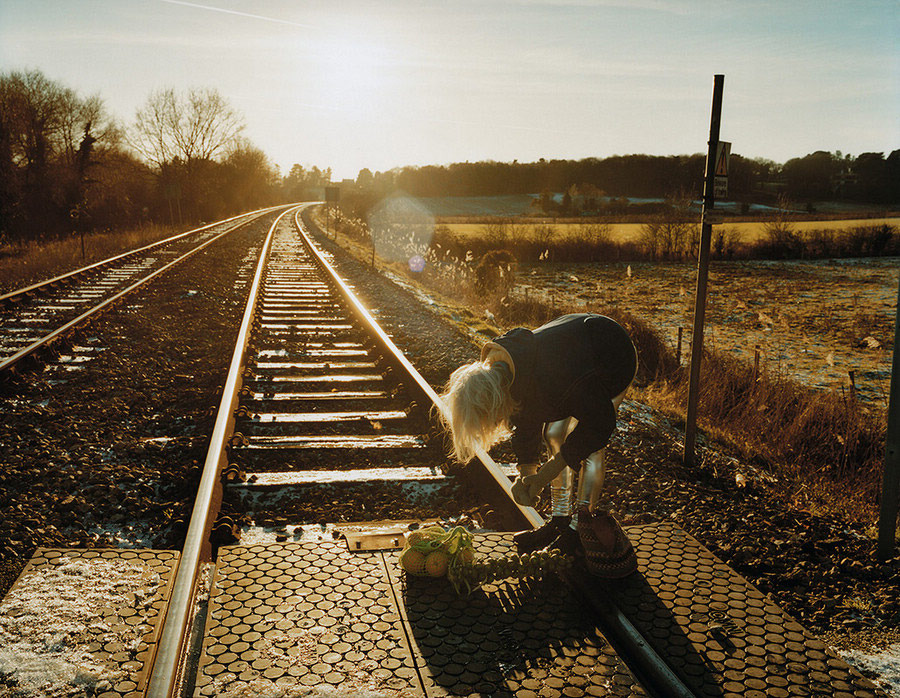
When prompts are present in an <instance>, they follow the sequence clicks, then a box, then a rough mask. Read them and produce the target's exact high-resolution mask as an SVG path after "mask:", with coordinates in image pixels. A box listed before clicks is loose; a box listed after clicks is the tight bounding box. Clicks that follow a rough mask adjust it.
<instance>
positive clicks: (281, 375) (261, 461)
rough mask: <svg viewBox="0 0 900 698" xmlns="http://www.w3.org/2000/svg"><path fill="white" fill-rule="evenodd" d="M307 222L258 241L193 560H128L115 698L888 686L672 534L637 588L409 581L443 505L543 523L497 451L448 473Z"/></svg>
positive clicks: (378, 340) (386, 354) (483, 536)
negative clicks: (136, 633) (516, 499)
mask: <svg viewBox="0 0 900 698" xmlns="http://www.w3.org/2000/svg"><path fill="white" fill-rule="evenodd" d="M304 213H305V212H304V211H300V210H298V209H292V210H290V211H285V212H283V213H282V214H281V215H279V216H278V217H277V218H276V220H275V222H274V223H273V224H272V227H271V229H270V231H269V234H268V236H267V238H266V241H265V243H264V245H263V248H262V252H261V254H260V260H259V263H258V265H257V267H256V271H255V275H254V279H253V282H252V284H251V287H250V291H249V294H248V302H247V305H246V308H245V311H244V315H243V318H242V321H241V326H240V329H239V332H238V336H237V339H236V343H235V348H234V352H233V355H232V359H231V363H230V367H229V372H228V376H227V379H226V381H225V388H224V390H223V392H222V397H221V401H220V404H219V407H218V412H217V418H216V423H215V426H214V428H213V432H212V435H211V439H210V445H209V449H208V452H207V456H206V461H205V463H204V465H203V472H202V476H201V480H200V484H199V487H198V491H197V497H196V501H195V504H194V509H193V514H192V517H191V521H190V525H189V527H188V531H187V535H186V538H185V543H184V546H183V549H182V550H181V552H180V554H177V553H174V551H143V552H137V553H135V552H131V551H125V552H124V553H123V557H125V558H127V559H128V560H131V561H134V560H137V561H138V562H139V563H140V564H141V565H144V566H146V568H151V569H152V570H154V572H153V575H154V578H155V579H157V580H158V582H157V583H155V586H153V588H152V593H150V592H148V593H147V594H146V595H144V594H143V593H141V594H132V596H133V597H134V598H145V599H146V600H145V603H144V606H143V607H142V608H141V609H139V610H138V611H136V612H135V613H134V615H133V616H132V617H130V618H128V619H126V620H125V621H124V622H123V623H121V625H120V626H118V627H122V628H126V627H138V628H144V626H145V625H146V627H147V631H146V633H145V634H144V635H143V636H142V637H143V639H142V640H141V641H140V642H135V643H134V648H135V649H133V650H132V651H131V652H130V653H128V652H123V651H121V643H118V644H116V643H113V644H112V645H111V647H113V648H114V649H118V655H121V660H122V661H125V665H126V666H130V667H131V668H130V669H128V671H129V672H131V673H128V674H126V675H125V676H124V678H122V676H121V675H120V676H119V678H118V679H117V681H118V683H116V684H115V685H108V686H106V685H104V686H103V689H108V690H106V691H105V692H103V693H102V695H104V696H106V695H107V694H108V695H109V698H112V696H129V697H132V698H137V697H138V696H143V695H147V696H152V697H154V698H163V697H168V696H174V695H195V696H207V695H209V696H213V695H259V694H267V693H272V692H277V691H284V692H285V695H291V691H292V690H297V691H303V690H310V689H314V688H316V687H323V686H324V687H328V690H329V691H337V695H364V694H369V695H387V696H405V695H426V696H431V695H441V696H444V695H472V694H476V695H494V694H497V695H516V696H523V697H524V696H532V695H542V694H543V695H554V696H556V695H559V696H562V695H615V696H630V695H651V696H692V695H736V696H737V695H748V696H750V695H760V694H761V693H760V691H762V694H768V695H781V694H783V695H788V694H789V692H788V688H798V690H799V693H800V694H804V693H803V691H806V693H805V694H806V695H817V694H819V693H821V694H823V695H825V694H828V695H831V694H834V695H839V694H840V691H839V690H838V692H834V690H832V689H835V687H838V689H840V690H842V689H843V688H844V687H849V688H850V690H852V691H855V692H854V693H852V695H872V696H875V695H878V693H877V691H875V690H873V688H872V686H871V684H867V683H866V681H865V679H863V678H862V677H861V676H860V675H859V674H858V673H854V672H853V671H851V670H850V669H849V667H847V666H846V664H843V663H841V662H839V660H837V659H836V656H835V655H833V654H829V653H828V652H827V649H826V648H825V646H824V644H822V643H820V642H818V641H816V640H815V639H814V638H812V637H811V636H809V635H808V634H807V633H806V632H805V631H804V630H803V628H802V627H800V626H799V625H798V624H797V623H796V622H794V621H793V620H792V619H790V618H788V617H787V616H785V615H784V614H783V612H781V611H780V609H778V608H777V607H775V606H774V604H772V603H771V602H770V601H769V600H768V599H766V597H765V596H764V595H762V594H761V593H759V592H758V591H757V590H755V589H753V588H752V587H751V586H750V585H748V584H747V582H746V581H745V580H743V579H741V578H740V577H739V576H738V575H737V574H736V573H734V571H733V570H731V569H730V568H728V567H727V566H726V565H724V564H723V563H721V561H718V560H717V559H716V558H714V557H713V556H712V555H711V554H710V553H709V552H708V551H706V550H705V549H704V548H703V547H702V546H701V545H699V543H697V541H695V540H693V539H692V538H690V536H687V535H686V534H685V533H684V532H683V531H681V530H680V529H678V528H677V527H674V526H667V525H665V524H661V525H646V526H638V527H634V528H632V529H629V535H631V536H632V538H633V540H635V544H636V547H637V549H638V558H639V561H640V566H641V575H639V576H637V577H636V578H634V579H631V580H630V581H629V582H627V583H621V584H620V583H615V584H611V585H610V584H606V583H603V582H598V581H597V580H590V579H587V578H586V577H585V576H584V574H583V573H582V571H581V570H579V569H578V568H576V570H575V571H573V572H572V573H569V574H567V575H565V577H564V580H565V582H566V583H561V582H560V581H559V580H555V579H548V580H544V581H542V582H538V581H531V580H523V581H522V582H509V583H497V584H488V585H486V586H485V587H484V588H483V590H482V591H481V592H479V593H477V594H473V595H472V596H471V597H468V598H460V597H458V596H457V595H456V593H455V592H454V591H453V590H452V588H451V587H450V586H449V584H444V583H442V582H440V581H437V582H435V581H433V580H420V579H418V578H413V577H406V576H405V575H404V574H402V573H401V572H400V571H399V568H398V565H397V552H396V551H397V548H399V547H400V545H401V544H402V542H403V537H402V535H403V533H404V532H405V531H407V530H409V529H410V527H415V526H417V525H420V524H422V523H423V522H427V521H429V520H434V519H444V520H445V522H446V519H447V518H448V517H447V514H448V511H453V510H458V508H459V507H458V506H457V507H455V509H454V508H453V507H449V508H448V507H447V506H446V503H447V502H449V501H453V502H456V503H457V504H458V503H459V502H460V501H465V500H467V498H470V499H472V500H473V501H483V500H486V499H490V500H491V501H492V505H493V507H494V509H495V511H499V512H501V516H500V517H499V520H500V523H499V525H497V526H496V527H494V528H493V529H491V530H487V529H482V530H480V531H477V532H476V538H475V540H476V550H477V553H478V554H479V555H480V556H484V557H487V558H490V557H503V556H504V555H507V554H509V553H510V552H511V551H512V541H511V535H510V533H508V531H512V530H516V529H519V528H522V527H525V526H529V525H535V524H538V523H539V522H540V517H539V516H538V515H537V514H536V513H535V512H534V511H533V510H530V509H524V508H522V507H519V506H517V505H515V504H514V503H513V502H512V501H511V499H510V498H509V497H508V494H509V484H510V482H509V475H510V474H511V472H510V470H511V469H510V468H509V467H502V466H500V465H498V464H496V463H495V462H494V461H493V460H492V459H491V458H490V456H489V455H488V454H486V453H484V452H481V453H479V454H478V462H479V463H480V465H478V464H474V465H470V467H469V469H467V476H466V478H465V480H463V479H462V478H461V477H458V476H457V477H455V476H450V475H447V474H445V473H444V472H443V471H442V467H441V466H442V464H443V462H444V456H443V455H442V443H441V439H440V437H439V435H438V434H436V433H435V431H434V428H433V425H432V421H431V420H430V419H429V413H430V411H431V409H432V405H435V404H437V409H440V404H439V399H438V398H437V396H436V395H435V393H434V391H433V390H432V388H431V387H430V386H429V385H428V383H427V382H426V381H425V380H423V379H422V378H421V376H420V375H419V374H418V373H417V372H416V371H415V369H414V368H413V366H412V364H411V363H410V361H409V360H408V359H407V358H406V357H405V356H403V354H402V353H401V352H400V351H399V350H398V349H397V348H396V347H395V346H394V344H393V342H392V341H391V337H390V336H389V334H388V333H387V332H385V331H384V329H382V328H380V327H379V326H378V324H377V323H376V322H375V321H374V318H373V314H372V312H371V311H369V310H368V309H366V308H365V307H364V305H363V304H362V303H361V302H360V301H359V300H358V299H356V298H355V296H354V294H353V292H352V289H351V288H350V287H349V286H348V285H347V283H346V282H344V281H343V280H342V279H340V278H339V277H338V275H337V274H336V273H335V272H334V270H333V268H331V266H330V265H329V263H328V262H329V260H328V255H327V254H326V253H323V252H322V250H321V249H320V248H318V247H316V245H315V244H313V242H312V240H311V235H310V228H311V227H312V226H311V225H310V224H309V223H308V221H305V220H304V219H305V215H304ZM310 502H316V503H317V506H316V507H314V508H311V507H309V503H310ZM323 502H324V503H327V511H328V515H327V516H326V517H324V518H323V517H322V515H321V511H322V509H323V507H322V503H323ZM314 512H318V513H314ZM450 523H453V522H452V521H451V522H450ZM234 538H237V541H235V540H234ZM229 539H231V540H229ZM84 555H85V556H86V557H87V559H91V560H93V559H98V558H103V557H104V556H106V557H107V558H110V559H111V558H112V557H114V556H115V552H114V551H112V552H108V553H103V552H91V551H88V552H86V553H84ZM64 558H65V553H64V552H60V551H44V552H40V551H39V554H38V555H36V559H38V562H36V563H34V564H35V565H44V564H46V565H47V566H52V565H53V564H56V563H55V562H54V561H55V560H59V559H64ZM142 569H145V567H142ZM207 595H208V597H209V598H208V600H207V598H206V596H207ZM118 613H119V614H120V615H121V614H122V613H124V612H121V611H120V612H118ZM113 615H115V614H113V613H110V617H112V616H113ZM154 623H156V624H155V625H154ZM110 651H112V650H110ZM114 656H117V655H114ZM136 666H140V667H142V668H140V669H139V670H138V669H136V668H135V667H136ZM779 691H781V693H779ZM823 691H824V693H823ZM795 692H796V691H795ZM98 694H100V689H98ZM300 695H303V693H302V692H301V693H300ZM848 695H850V694H849V693H848Z"/></svg>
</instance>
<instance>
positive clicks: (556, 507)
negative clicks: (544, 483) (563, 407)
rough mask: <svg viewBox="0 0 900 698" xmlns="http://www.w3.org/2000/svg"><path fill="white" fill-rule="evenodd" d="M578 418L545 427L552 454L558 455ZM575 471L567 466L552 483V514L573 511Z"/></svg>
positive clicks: (563, 514)
mask: <svg viewBox="0 0 900 698" xmlns="http://www.w3.org/2000/svg"><path fill="white" fill-rule="evenodd" d="M577 423H578V420H577V419H575V418H574V417H567V418H566V419H560V420H559V421H558V422H549V423H548V424H547V425H546V426H545V427H544V441H545V442H546V443H547V447H548V448H549V449H550V453H551V455H556V454H557V453H559V451H560V449H561V448H562V445H563V443H564V442H565V440H566V437H567V436H568V435H569V433H570V432H571V431H572V430H573V429H574V428H575V425H576V424H577ZM573 476H574V472H573V471H572V469H571V468H569V467H566V468H564V469H563V471H562V472H561V473H560V474H559V475H557V477H556V478H555V479H554V480H553V482H551V483H550V507H551V515H552V516H569V515H570V514H571V513H572V485H573V480H574V477H573Z"/></svg>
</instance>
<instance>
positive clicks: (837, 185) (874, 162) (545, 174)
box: [356, 150, 900, 206]
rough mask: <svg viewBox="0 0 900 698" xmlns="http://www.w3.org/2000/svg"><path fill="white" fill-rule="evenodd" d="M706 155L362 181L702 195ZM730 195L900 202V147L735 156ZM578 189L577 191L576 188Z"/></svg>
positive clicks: (447, 191) (382, 186)
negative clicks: (784, 156)
mask: <svg viewBox="0 0 900 698" xmlns="http://www.w3.org/2000/svg"><path fill="white" fill-rule="evenodd" d="M705 159H706V158H705V155H703V154H695V155H673V156H655V155H616V156H613V157H608V158H602V159H601V158H586V159H584V160H543V159H542V160H540V161H538V162H530V163H519V162H511V163H505V162H464V163H455V164H452V165H447V166H441V167H437V166H427V167H404V168H402V169H399V170H392V171H390V172H379V173H375V174H373V173H372V172H370V171H369V170H362V171H361V172H360V173H359V176H358V177H357V180H356V183H357V185H359V186H361V187H362V188H364V189H374V190H375V191H377V192H379V193H385V192H388V191H391V190H393V189H400V190H402V191H404V192H405V193H407V194H409V195H411V196H422V197H431V196H495V195H503V194H539V193H545V192H552V193H565V192H569V191H571V190H572V188H573V187H574V188H576V189H578V190H579V192H578V193H579V194H581V195H582V196H585V195H586V194H588V193H592V194H594V195H595V196H598V195H604V196H606V197H634V198H665V197H669V196H672V195H676V194H684V193H687V194H688V195H691V196H699V193H700V189H701V185H702V182H703V172H704V163H705ZM728 188H729V198H731V199H734V200H737V201H760V200H765V199H766V198H770V199H771V198H775V197H776V196H778V195H785V196H787V197H788V198H790V199H791V200H793V201H794V202H797V203H807V202H814V201H826V200H843V201H848V202H858V203H868V204H876V205H881V206H890V205H893V204H897V203H900V150H895V151H893V152H892V153H890V155H888V156H887V157H885V156H884V153H863V154H861V155H858V156H857V157H852V156H850V155H842V154H841V152H840V151H838V152H835V153H829V152H826V151H817V152H815V153H812V154H810V155H807V156H805V157H802V158H794V159H792V160H788V161H787V162H786V163H784V164H783V165H781V164H778V163H776V162H773V161H771V160H764V159H758V158H744V157H741V156H740V155H732V156H731V160H730V165H729V176H728ZM573 193H574V192H573Z"/></svg>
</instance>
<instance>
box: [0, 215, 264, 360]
mask: <svg viewBox="0 0 900 698" xmlns="http://www.w3.org/2000/svg"><path fill="white" fill-rule="evenodd" d="M244 215H251V214H244ZM243 217H244V216H234V217H232V218H228V219H226V220H225V221H218V222H217V223H213V225H222V224H223V223H227V222H229V221H234V220H236V219H238V218H243ZM243 224H244V223H242V222H239V223H236V224H235V225H233V226H231V227H230V228H228V229H227V230H225V231H223V232H221V233H219V234H218V235H216V236H215V237H213V238H210V239H209V240H206V241H205V242H203V243H201V244H200V245H198V246H197V247H195V248H193V249H191V250H189V251H188V252H186V253H185V254H183V255H181V256H180V257H178V258H177V259H173V260H172V261H171V262H169V263H168V264H166V265H165V266H162V267H160V268H159V269H156V270H155V271H153V272H151V273H150V274H148V275H147V276H145V277H143V278H141V279H139V280H138V281H136V282H134V283H133V284H131V285H130V286H128V287H127V288H125V289H123V290H121V291H119V292H118V293H116V294H115V295H113V296H110V297H109V298H107V299H106V300H104V301H102V302H101V303H98V304H97V305H95V306H93V307H91V308H89V309H88V310H86V311H84V312H83V313H81V314H80V315H79V316H78V317H76V318H74V319H72V320H69V322H67V323H65V324H64V325H61V326H59V327H57V328H56V329H55V330H53V331H52V332H49V333H48V334H45V335H44V336H43V337H41V338H40V339H38V340H37V341H35V342H32V343H31V344H29V345H28V346H26V347H23V348H22V349H20V350H19V351H17V352H16V353H15V354H12V355H11V356H8V357H6V358H5V359H0V373H2V372H3V371H7V370H9V369H11V368H13V367H14V366H15V365H16V364H18V363H19V362H20V361H22V360H23V359H25V358H27V357H29V356H31V355H32V354H34V353H35V352H37V351H39V350H40V349H43V348H44V347H48V346H50V345H51V344H53V343H54V342H55V341H56V340H57V339H59V338H60V337H61V336H62V335H64V334H66V333H67V332H69V331H70V330H72V329H74V328H75V327H77V326H78V325H81V324H82V323H84V322H86V321H87V320H89V319H91V318H92V317H94V316H96V315H98V314H99V313H101V312H103V311H104V310H106V309H107V308H108V307H109V306H111V305H113V304H115V303H116V302H117V301H119V300H120V299H121V298H122V297H124V296H126V295H128V294H129V293H132V292H133V291H135V290H137V289H138V288H140V287H141V286H143V285H144V284H145V283H147V282H148V281H151V280H152V279H154V278H156V277H157V276H159V275H160V274H162V273H163V272H165V271H167V270H169V269H170V268H172V267H173V266H175V265H176V264H180V263H181V262H183V261H185V260H186V259H188V258H189V257H191V256H192V255H194V254H196V253H197V252H199V251H200V250H202V249H204V248H206V247H208V246H209V245H211V244H212V243H214V242H216V241H217V240H219V239H220V238H222V237H223V236H225V235H228V234H229V233H231V232H234V230H236V229H237V228H238V227H240V226H241V225H243ZM208 227H211V226H206V228H208ZM206 228H198V229H197V230H194V231H190V232H198V231H199V230H205V229H206ZM188 234H189V233H184V234H182V235H179V236H177V237H179V238H180V237H184V235H188ZM171 239H174V238H171ZM171 239H170V240H171ZM142 249H147V248H142ZM139 251H140V250H135V251H134V252H130V253H126V254H134V253H137V252H139ZM121 256H122V255H120V257H121ZM113 259H118V257H116V258H113ZM58 278H63V277H58ZM48 283H49V282H48Z"/></svg>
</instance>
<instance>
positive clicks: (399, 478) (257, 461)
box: [150, 211, 540, 695]
mask: <svg viewBox="0 0 900 698" xmlns="http://www.w3.org/2000/svg"><path fill="white" fill-rule="evenodd" d="M438 402H439V398H438V397H437V395H436V394H435V392H434V391H433V389H432V388H431V387H430V386H429V385H428V383H427V382H426V381H425V380H424V379H423V378H422V377H421V376H420V375H419V374H418V372H417V371H416V370H415V368H414V367H413V366H412V364H411V363H410V362H409V360H408V359H407V358H406V357H405V356H404V355H403V354H402V353H401V352H400V351H399V350H398V349H397V347H396V346H395V345H394V344H393V342H392V340H391V338H390V337H389V335H388V334H387V333H386V332H385V331H384V330H383V329H382V328H381V327H379V326H378V324H377V322H376V321H375V319H374V318H373V316H372V314H371V313H370V311H369V310H368V309H366V308H365V307H364V305H363V304H362V303H361V302H360V301H359V300H358V299H357V298H356V296H355V295H354V294H353V291H352V290H351V289H350V287H349V286H348V285H347V284H346V283H345V282H344V281H343V280H342V279H341V278H340V277H339V276H338V275H337V273H336V272H335V271H334V269H333V268H332V267H331V265H329V263H328V261H327V259H326V256H325V255H324V254H323V253H322V252H321V251H320V250H319V249H318V248H316V246H315V245H314V244H313V243H312V240H311V239H310V237H309V233H308V231H307V230H306V227H305V225H304V223H303V222H302V220H301V216H300V211H296V212H294V213H293V214H292V215H291V214H284V215H283V216H282V217H281V218H280V219H279V220H277V221H276V223H275V224H273V226H272V229H271V231H270V233H269V237H268V239H267V240H266V243H265V244H264V247H263V252H262V254H261V258H260V262H259V266H258V268H257V272H256V277H255V279H254V282H253V285H252V287H251V290H250V294H249V299H248V303H247V307H246V311H245V315H244V318H243V322H242V326H241V330H240V332H239V335H238V339H237V343H236V347H235V352H234V355H233V359H232V363H231V367H230V371H229V376H228V379H227V382H226V387H225V390H224V392H223V397H222V401H221V403H220V406H219V412H218V418H217V422H216V426H215V429H214V435H213V440H212V443H211V446H210V450H209V453H208V456H207V460H206V463H205V464H204V474H203V479H202V482H201V485H200V489H199V497H198V501H197V504H196V505H195V510H194V517H193V518H192V521H191V524H190V527H189V530H188V534H187V541H186V543H185V548H184V553H183V556H182V561H181V565H180V569H179V572H178V576H177V577H176V579H175V583H174V586H173V589H174V591H173V600H172V604H171V608H170V611H169V615H168V617H167V623H166V627H165V628H164V630H163V635H162V639H161V642H160V656H159V659H158V660H157V663H156V669H155V671H154V675H153V683H152V684H151V686H150V695H167V691H168V690H170V687H171V686H173V685H174V684H175V682H176V681H177V679H178V676H179V671H180V670H179V662H180V658H181V657H183V654H184V648H185V647H187V646H188V645H189V638H188V634H187V628H188V626H189V621H190V618H191V610H192V608H193V607H194V605H195V599H194V597H195V595H196V593H197V591H198V588H197V579H198V578H199V576H200V564H201V562H202V561H203V560H204V559H207V558H208V556H209V554H210V546H211V542H210V541H211V538H212V539H215V538H217V537H219V538H221V535H222V534H223V533H224V534H225V536H226V537H227V536H228V535H229V534H231V535H234V534H238V535H240V528H241V527H240V523H239V522H240V520H241V519H245V520H246V519H248V518H250V519H252V520H253V521H261V522H264V523H268V524H270V527H271V528H274V532H273V533H271V534H270V536H269V540H270V541H271V540H274V541H275V542H284V541H287V540H288V539H290V540H291V541H292V542H301V543H302V542H303V541H307V540H322V539H323V538H325V539H332V538H333V537H335V536H338V535H343V536H346V537H347V538H348V540H350V541H351V545H352V546H353V547H355V548H356V549H357V550H368V549H371V548H372V547H373V546H374V547H375V548H376V549H377V548H383V547H387V548H399V547H400V546H401V545H402V542H403V537H402V533H403V530H404V528H405V527H407V526H408V524H404V523H401V522H398V521H392V522H390V523H387V524H386V523H385V522H384V521H382V520H381V519H383V518H384V517H382V516H380V515H379V514H380V513H381V512H384V511H385V510H391V511H392V512H393V513H394V516H393V517H391V518H393V519H398V518H401V517H398V516H397V513H398V512H402V511H404V510H407V511H408V510H414V511H415V513H416V514H417V515H418V517H419V518H420V519H426V520H427V519H430V520H437V519H439V518H441V516H442V515H443V514H445V511H444V509H443V508H442V507H441V505H440V502H441V501H442V500H446V499H448V498H453V499H456V500H460V499H465V498H467V497H468V498H470V499H473V495H472V494H471V492H470V493H469V494H466V493H464V492H462V491H461V490H463V489H465V488H466V487H467V486H469V487H471V485H470V484H469V483H460V482H459V480H458V478H454V477H450V476H447V475H445V474H444V473H443V472H442V471H441V464H442V462H443V461H444V456H443V453H442V450H443V442H442V439H441V437H440V435H439V434H437V433H436V432H435V427H434V423H433V422H432V421H431V420H430V419H429V412H430V410H431V408H432V406H433V405H435V404H436V403H438ZM483 460H484V462H485V463H487V464H488V465H487V467H488V468H490V471H489V472H488V473H487V475H488V476H493V479H492V482H493V485H492V486H493V488H494V489H495V492H494V494H495V495H498V494H499V495H500V500H501V502H502V504H501V505H500V507H498V508H505V509H506V511H505V516H506V518H507V521H508V523H509V525H510V526H511V527H513V528H515V527H522V526H525V525H528V524H529V523H532V522H539V521H540V517H538V516H537V514H536V513H535V512H534V511H533V510H531V509H525V508H522V507H519V506H518V505H516V504H515V503H513V502H512V500H511V498H509V497H508V496H507V494H508V489H509V479H508V477H507V475H506V474H505V473H504V472H502V471H501V469H500V468H499V467H498V466H497V465H496V464H494V463H493V461H492V460H491V459H490V458H489V457H488V456H487V454H483ZM480 485H481V486H484V485H485V481H484V480H481V481H480ZM504 488H505V491H504ZM321 498H328V499H329V500H331V501H333V503H334V506H333V508H332V510H331V511H332V518H331V520H329V521H319V522H311V521H310V520H309V511H308V510H307V508H306V505H308V504H309V503H310V502H314V501H319V500H321ZM223 499H224V501H225V504H226V506H225V510H224V511H225V512H227V513H225V514H224V515H220V511H219V509H220V506H221V502H222V501H223ZM411 500H414V501H411ZM373 518H374V519H377V520H376V521H374V522H373ZM348 521H351V522H354V523H352V524H350V525H346V522H348ZM341 522H343V523H344V524H345V525H340V524H341ZM336 524H338V525H337V526H336ZM413 525H416V524H413ZM259 530H260V528H259V527H256V528H255V535H257V536H258V535H259ZM217 533H218V534H219V536H217V535H216V534H217ZM247 535H250V536H253V535H254V531H250V532H249V533H247V534H244V536H243V537H245V538H246V537H247ZM257 540H259V539H257ZM262 540H263V541H264V540H265V537H263V539H262ZM181 670H183V666H182V667H181Z"/></svg>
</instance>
